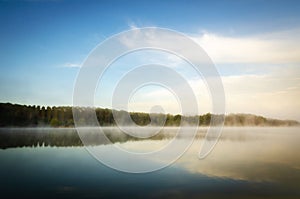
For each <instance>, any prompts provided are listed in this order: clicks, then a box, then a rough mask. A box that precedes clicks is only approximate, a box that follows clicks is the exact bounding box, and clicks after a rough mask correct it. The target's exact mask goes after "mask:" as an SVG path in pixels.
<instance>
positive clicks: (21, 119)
mask: <svg viewBox="0 0 300 199" xmlns="http://www.w3.org/2000/svg"><path fill="white" fill-rule="evenodd" d="M78 110H85V111H84V112H90V113H96V117H97V120H98V122H99V124H100V125H102V126H111V125H115V121H114V117H113V113H112V110H110V109H102V108H96V109H92V108H79V109H78ZM86 110H89V111H86ZM116 112H117V114H119V115H122V114H127V112H125V111H116ZM90 116H91V114H87V115H85V116H82V118H80V119H79V123H81V124H86V125H88V124H89V120H90V118H89V117H90ZM130 116H131V118H132V120H133V121H134V122H135V123H136V124H138V125H147V124H149V123H150V121H151V119H150V116H149V114H148V113H130ZM215 116H216V115H215ZM183 117H184V121H185V125H191V124H195V122H197V123H198V124H199V125H201V126H208V125H209V124H210V121H211V118H212V115H211V114H210V113H207V114H204V115H200V116H181V115H170V114H167V115H163V114H155V115H154V117H152V124H153V125H155V124H161V121H160V120H162V119H165V125H166V126H179V125H180V124H181V121H182V118H183ZM216 117H218V116H216ZM127 122H128V121H123V124H124V125H126V124H127ZM298 124H299V123H298V122H297V121H293V120H276V119H268V118H264V117H262V116H256V115H250V114H231V115H227V116H226V117H225V125H228V126H245V125H246V126H292V125H298ZM1 126H2V127H11V126H18V127H38V126H51V127H73V126H74V121H73V113H72V107H64V106H60V107H55V106H54V107H49V106H48V107H44V106H42V107H40V106H26V105H17V104H10V103H0V127H1Z"/></svg>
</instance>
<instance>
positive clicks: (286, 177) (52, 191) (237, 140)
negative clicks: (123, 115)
mask: <svg viewBox="0 0 300 199" xmlns="http://www.w3.org/2000/svg"><path fill="white" fill-rule="evenodd" d="M110 130H111V131H107V132H106V133H108V132H110V133H112V132H115V130H113V129H110ZM174 130H176V129H172V128H170V129H165V131H164V133H163V132H162V133H161V134H160V137H157V138H156V139H153V138H151V139H143V140H133V139H131V138H129V139H128V138H126V137H122V139H121V137H119V138H118V136H116V135H118V134H117V133H114V136H113V135H111V139H112V140H113V139H115V140H116V141H115V142H114V145H118V146H119V147H122V148H124V149H126V150H131V151H133V152H149V151H152V150H154V149H156V148H160V147H162V146H163V145H164V144H166V143H167V142H169V141H170V139H171V138H172V136H174ZM19 131H20V130H19ZM30 132H31V133H33V132H32V131H30V130H29V129H27V130H26V133H30ZM62 132H64V133H62ZM1 133H4V130H1ZM8 133H11V134H16V135H17V134H19V133H20V134H21V132H17V131H11V132H8V131H6V134H8ZM22 133H23V134H24V133H25V132H24V131H23V132H22ZM51 133H54V134H55V135H56V136H66V137H61V138H68V139H69V137H68V136H69V134H68V133H70V136H71V135H72V136H73V134H72V133H75V132H74V129H68V130H67V132H66V130H60V129H59V130H58V129H56V130H55V132H53V130H51V132H50V133H49V132H48V133H47V131H46V130H44V134H46V135H47V136H49V137H51V136H52V135H51ZM33 134H34V133H33ZM39 134H43V131H42V130H40V132H39ZM63 134H64V135H63ZM16 135H14V136H16ZM26 135H28V134H26ZM35 135H37V133H36V132H35ZM50 135H51V136H50ZM204 135H205V129H201V130H200V132H199V133H198V135H197V138H198V139H197V140H196V141H195V142H194V143H193V145H192V146H191V148H190V149H189V150H188V151H187V152H186V153H185V154H184V155H183V156H182V157H181V158H180V159H179V160H178V161H177V162H176V163H175V164H173V165H171V166H170V167H168V168H166V169H163V170H161V171H158V172H154V173H150V174H144V175H133V174H126V173H120V172H117V171H114V170H112V169H109V168H107V167H105V166H103V165H101V164H99V162H97V161H96V160H95V159H93V158H92V157H91V156H90V155H89V154H88V153H87V151H86V150H85V149H84V148H83V147H80V146H78V147H38V148H29V147H28V148H9V149H6V150H0V160H1V164H0V177H1V179H2V180H1V182H0V191H1V193H2V196H3V195H4V196H5V197H4V198H22V197H25V198H28V197H30V198H99V197H100V198H101V197H104V198H120V197H126V198H140V197H143V198H153V197H157V198H227V197H229V198H300V146H299V140H300V131H299V129H298V128H225V129H224V132H223V134H222V136H221V138H220V140H219V142H218V144H217V145H216V147H215V148H214V150H213V151H212V153H211V154H210V155H209V156H207V157H206V158H205V159H203V160H199V159H198V156H197V155H198V153H199V149H200V146H201V144H202V142H203V136H204ZM1 136H2V135H1ZM23 136H24V135H23ZM43 136H45V135H43ZM72 136H71V137H72ZM186 136H189V135H186ZM29 137H30V136H29ZM33 137H34V136H33ZM54 137H55V136H54ZM2 138H3V137H2ZM22 138H25V137H22ZM44 138H45V137H43V139H44ZM125 138H126V139H125ZM30 139H33V140H35V139H34V138H32V137H31V138H30ZM30 139H29V138H28V140H30ZM51 139H52V138H51ZM51 139H50V140H51ZM182 139H184V136H183V137H182ZM12 140H13V139H12ZM53 140H55V139H53ZM66 140H67V139H65V140H64V141H61V142H62V143H61V145H62V146H63V145H67V144H68V142H67V141H66ZM120 140H121V141H120ZM39 141H40V140H39ZM1 142H3V141H2V140H1ZM16 143H18V142H16ZM53 143H54V144H55V145H56V146H57V143H59V142H52V140H51V144H53ZM70 143H72V142H70ZM75 143H76V142H75ZM72 144H74V143H72ZM179 144H180V142H179ZM11 146H12V145H11ZM11 146H10V147H11ZM23 146H24V145H23ZM28 146H31V145H28ZM90 147H93V148H97V150H102V151H105V152H106V153H104V154H106V155H108V156H109V155H115V154H111V153H110V148H111V147H113V146H112V145H111V144H110V145H107V144H105V143H104V144H103V145H95V146H90ZM115 157H116V158H118V157H117V156H115ZM148 161H149V162H151V163H152V164H162V163H163V161H164V159H163V158H161V159H155V160H154V159H153V160H148ZM128 164H134V165H137V164H138V162H129V163H128ZM16 190H18V191H16ZM37 190H38V191H37Z"/></svg>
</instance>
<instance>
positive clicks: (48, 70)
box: [0, 0, 300, 119]
mask: <svg viewBox="0 0 300 199" xmlns="http://www.w3.org/2000/svg"><path fill="white" fill-rule="evenodd" d="M299 10H300V2H299V1H272V2H270V1H254V0H251V1H246V0H245V1H59V0H58V1H0V25H1V31H0V44H1V45H0V68H1V73H0V93H1V94H0V101H1V102H12V103H21V104H40V105H71V104H72V92H73V87H74V82H75V80H76V76H77V74H78V72H79V67H77V66H78V65H80V64H81V63H82V62H83V61H84V60H85V58H86V57H87V55H88V54H89V52H90V51H91V50H92V49H93V48H94V47H95V46H96V45H97V44H98V43H99V42H101V41H103V40H104V39H106V38H108V37H109V36H111V35H113V34H116V33H119V32H121V31H124V30H128V29H130V28H132V27H147V26H158V27H163V28H170V29H173V30H176V31H179V32H183V33H185V34H187V35H190V36H191V37H193V38H194V39H195V40H197V41H199V44H200V45H202V44H203V45H204V49H205V50H207V52H208V55H209V56H211V57H212V59H213V61H215V63H216V66H217V68H218V70H219V72H220V73H221V75H222V76H223V77H224V84H226V85H225V89H227V90H228V92H227V95H228V96H229V97H230V99H232V101H230V100H229V102H228V103H229V104H228V106H227V107H228V110H227V111H228V112H252V113H255V114H262V115H266V116H270V117H279V118H292V119H300V115H299V114H298V113H297V112H296V111H295V110H299V108H300V105H299V103H298V104H297V103H296V100H295V99H296V97H298V94H299V89H298V86H300V85H298V83H299V80H298V79H297V78H299V59H297V54H295V52H296V53H298V52H300V51H298V50H299V49H298V48H297V47H296V46H294V45H295V44H297V42H299V39H298V33H299V28H300V27H299V26H300V14H299ZM216 41H217V44H215V45H211V43H213V42H216ZM231 44H233V48H232V47H231ZM251 44H253V45H255V47H254V49H255V48H256V46H259V47H258V48H260V49H261V51H259V50H258V51H256V50H251V51H250V50H249V51H247V53H248V54H251V53H253V54H251V56H252V57H253V61H252V60H251V59H250V58H251V57H250V58H249V57H245V56H243V55H237V54H236V53H235V52H238V51H242V50H244V49H243V47H244V46H246V47H247V48H251ZM298 44H299V43H298ZM220 45H223V46H222V47H223V48H224V46H225V45H227V47H226V48H225V49H223V50H219V49H221V47H220ZM214 47H215V48H217V49H218V50H219V51H218V50H217V52H216V53H215V51H214ZM227 48H230V49H231V51H230V50H229V52H231V53H232V54H231V55H228V54H226V52H227ZM239 48H240V50H239ZM232 49H233V50H232ZM274 49H277V51H274V52H273V50H274ZM269 50H271V51H272V52H269V53H266V55H262V54H264V53H261V52H265V51H269ZM255 52H259V53H255ZM280 52H282V55H283V56H282V57H280V56H277V55H278V54H280ZM285 53H286V54H288V55H286V54H285ZM293 53H294V54H295V55H294V56H293ZM273 57H274V59H273ZM299 57H300V56H299ZM282 74H283V75H285V74H286V76H284V77H282ZM279 75H280V78H281V79H278V78H279V77H278V76H279ZM266 77H267V78H266ZM268 78H269V79H268ZM272 78H273V79H274V78H275V79H276V78H277V80H276V81H275V80H274V81H275V82H271V83H270V82H268V81H272ZM238 80H240V81H242V82H243V81H245V82H244V83H249V82H251V81H253V83H255V82H256V83H257V82H259V83H260V84H262V86H257V87H255V86H254V87H255V88H252V87H251V86H250V85H248V86H246V87H245V89H244V90H246V91H247V92H248V93H249V94H248V96H242V97H241V95H243V94H242V93H244V92H243V90H239V88H236V87H235V86H234V85H236V84H240V82H236V83H233V82H235V81H238ZM267 80H268V81H267ZM274 85H276V86H275V88H277V90H276V89H275V90H274V88H273V87H274ZM250 87H251V88H250ZM293 87H295V88H293ZM262 88H264V90H263V91H261V89H262ZM270 90H272V92H273V94H274V93H275V94H276V93H278V92H279V93H280V92H283V91H284V92H285V91H286V92H288V94H287V96H286V95H285V94H284V95H283V94H281V95H280V96H277V94H276V98H277V99H278V103H279V102H282V99H287V102H286V104H283V105H282V107H283V108H282V109H280V108H278V107H279V106H281V105H279V104H278V103H277V104H278V107H275V106H276V103H275V102H274V105H272V106H273V108H272V106H271V107H268V106H264V104H262V105H261V107H260V106H258V107H256V108H255V107H251V106H249V105H248V104H249V103H251V101H246V102H244V104H243V103H241V101H245V99H249V98H251V97H258V99H257V100H262V101H263V100H264V101H265V103H266V104H268V103H267V102H268V101H269V99H270V98H271V97H270V96H269V95H268V94H266V93H268V92H269V91H270ZM290 90H292V91H291V92H290ZM269 94H270V93H269ZM265 95H267V97H266V96H265ZM295 103H296V104H295ZM99 105H101V106H106V105H107V104H105V103H104V104H101V103H99ZM298 106H299V107H298ZM245 107H251V108H245ZM283 109H284V110H285V112H284V110H283ZM170 110H171V109H170ZM142 111H143V110H142ZM205 111H206V110H205ZM170 112H172V111H170Z"/></svg>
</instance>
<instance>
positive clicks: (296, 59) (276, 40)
mask: <svg viewBox="0 0 300 199" xmlns="http://www.w3.org/2000/svg"><path fill="white" fill-rule="evenodd" d="M132 28H136V27H135V26H132ZM134 30H135V32H133V34H131V35H127V36H126V37H125V36H124V37H123V38H121V42H122V43H123V44H124V45H125V46H127V47H129V48H134V47H136V48H140V47H141V46H144V45H145V44H148V45H151V46H157V47H158V48H166V49H167V50H169V49H173V50H174V49H176V50H178V52H182V55H184V54H185V55H188V57H190V58H191V59H193V60H192V61H203V57H201V55H199V52H196V51H195V50H194V49H193V48H192V47H191V46H188V44H187V43H186V42H185V40H183V39H182V38H181V37H180V36H178V35H173V34H171V35H170V34H169V33H168V32H167V31H166V32H161V33H160V35H159V37H158V36H157V34H156V32H155V31H153V30H149V31H147V32H141V31H140V30H139V29H134ZM140 33H142V34H140ZM298 35H300V29H295V30H290V31H285V32H275V33H268V34H264V35H254V36H249V37H227V36H222V35H217V34H214V33H209V32H206V33H201V34H198V35H190V37H191V38H192V39H193V40H194V41H195V42H196V43H198V44H199V45H200V46H201V47H202V48H203V49H204V50H205V51H206V52H207V54H208V55H209V56H210V57H211V58H212V60H213V62H215V63H254V64H258V63H263V64H266V63H268V64H274V63H276V64H283V63H300V45H299V43H300V37H299V36H298Z"/></svg>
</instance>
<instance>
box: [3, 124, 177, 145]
mask: <svg viewBox="0 0 300 199" xmlns="http://www.w3.org/2000/svg"><path fill="white" fill-rule="evenodd" d="M103 132H104V133H100V132H99V131H98V130H97V129H92V128H87V129H86V132H85V133H84V135H81V136H84V139H83V140H85V143H88V145H89V146H98V145H106V144H111V143H116V142H120V143H123V142H127V141H138V140H149V139H150V140H162V139H169V138H172V137H173V136H174V134H166V133H165V132H159V133H158V134H156V135H154V136H152V137H150V138H144V139H143V138H136V137H132V136H130V135H128V134H125V133H123V132H121V131H120V130H117V129H116V128H111V129H106V130H104V131H103ZM107 138H108V139H107ZM37 146H57V147H61V146H83V144H82V141H81V139H80V137H79V136H78V133H77V131H76V129H74V128H69V129H54V128H2V129H0V148H1V149H5V148H15V147H37Z"/></svg>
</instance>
